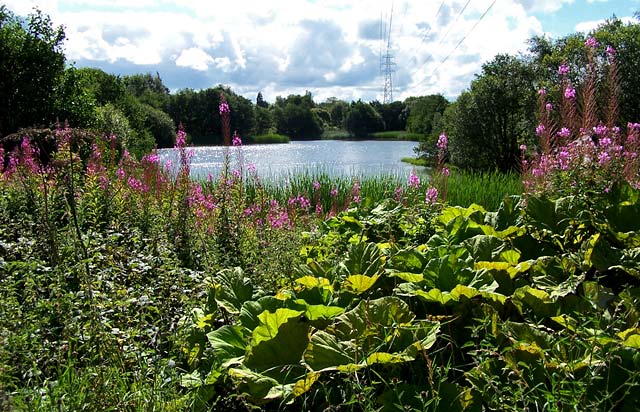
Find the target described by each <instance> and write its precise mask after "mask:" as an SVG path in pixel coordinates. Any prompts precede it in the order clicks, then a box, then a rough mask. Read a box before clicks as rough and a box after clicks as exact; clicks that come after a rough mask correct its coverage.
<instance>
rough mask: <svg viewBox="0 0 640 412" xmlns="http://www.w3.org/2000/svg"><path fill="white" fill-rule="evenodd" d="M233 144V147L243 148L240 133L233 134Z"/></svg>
mask: <svg viewBox="0 0 640 412" xmlns="http://www.w3.org/2000/svg"><path fill="white" fill-rule="evenodd" d="M231 144H232V145H233V146H242V139H240V136H239V135H238V133H235V132H234V133H233V140H232V141H231Z"/></svg>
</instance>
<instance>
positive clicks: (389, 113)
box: [370, 100, 407, 130]
mask: <svg viewBox="0 0 640 412" xmlns="http://www.w3.org/2000/svg"><path fill="white" fill-rule="evenodd" d="M370 104H371V106H373V108H374V109H376V111H377V112H378V113H380V116H381V117H382V121H383V122H384V129H383V130H405V128H406V124H407V117H406V112H405V109H406V105H405V104H404V103H403V102H399V101H395V102H391V103H384V104H383V103H380V102H379V101H377V100H374V101H372V102H371V103H370Z"/></svg>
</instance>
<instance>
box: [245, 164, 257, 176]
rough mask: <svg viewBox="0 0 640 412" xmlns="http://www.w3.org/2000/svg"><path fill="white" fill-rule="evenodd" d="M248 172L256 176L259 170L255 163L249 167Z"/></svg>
mask: <svg viewBox="0 0 640 412" xmlns="http://www.w3.org/2000/svg"><path fill="white" fill-rule="evenodd" d="M247 171H248V172H249V173H251V174H255V173H256V172H257V171H258V168H257V167H256V165H255V163H249V164H248V165H247Z"/></svg>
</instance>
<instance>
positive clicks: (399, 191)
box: [393, 186, 404, 202]
mask: <svg viewBox="0 0 640 412" xmlns="http://www.w3.org/2000/svg"><path fill="white" fill-rule="evenodd" d="M403 193H404V189H403V188H402V186H398V187H396V190H394V191H393V198H394V199H395V200H396V201H398V202H399V201H400V199H401V198H402V194H403Z"/></svg>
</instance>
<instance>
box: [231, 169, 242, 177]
mask: <svg viewBox="0 0 640 412" xmlns="http://www.w3.org/2000/svg"><path fill="white" fill-rule="evenodd" d="M231 174H233V177H234V178H236V179H240V175H241V173H240V170H238V169H233V170H232V171H231Z"/></svg>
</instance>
